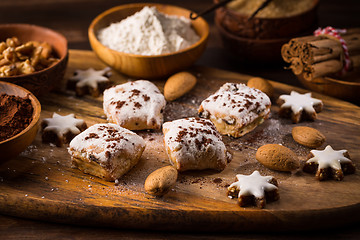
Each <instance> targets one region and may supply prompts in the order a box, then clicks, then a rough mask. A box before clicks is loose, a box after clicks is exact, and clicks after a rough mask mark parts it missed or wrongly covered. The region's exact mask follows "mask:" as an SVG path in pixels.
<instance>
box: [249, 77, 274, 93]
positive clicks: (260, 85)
mask: <svg viewBox="0 0 360 240" xmlns="http://www.w3.org/2000/svg"><path fill="white" fill-rule="evenodd" d="M247 86H248V87H251V88H256V89H259V90H260V91H262V92H263V93H265V94H266V95H268V97H272V96H273V93H274V87H273V86H272V85H271V83H270V82H269V81H267V80H265V79H263V78H260V77H253V78H250V79H249V80H248V82H247Z"/></svg>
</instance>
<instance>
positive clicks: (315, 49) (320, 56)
mask: <svg viewBox="0 0 360 240" xmlns="http://www.w3.org/2000/svg"><path fill="white" fill-rule="evenodd" d="M341 37H342V38H343V39H344V40H345V42H346V45H347V48H348V53H349V57H350V61H351V63H350V67H349V69H348V73H350V72H355V71H358V70H360V28H353V29H347V31H346V33H344V34H341ZM281 56H282V58H283V59H284V61H285V62H287V63H290V66H289V68H290V69H291V70H292V71H293V73H294V74H295V75H300V74H302V75H303V78H304V79H306V80H308V81H311V80H312V79H315V78H318V77H324V76H332V75H334V74H337V73H339V72H341V71H342V69H343V68H344V57H345V55H344V50H343V46H342V45H341V43H340V41H339V40H338V39H336V38H334V37H331V36H328V35H319V36H305V37H299V38H293V39H291V40H290V41H289V42H288V43H286V44H284V45H283V46H282V48H281Z"/></svg>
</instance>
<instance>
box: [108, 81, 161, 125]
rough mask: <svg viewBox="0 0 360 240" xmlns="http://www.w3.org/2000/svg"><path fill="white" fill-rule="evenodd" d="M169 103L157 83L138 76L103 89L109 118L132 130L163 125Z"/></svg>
mask: <svg viewBox="0 0 360 240" xmlns="http://www.w3.org/2000/svg"><path fill="white" fill-rule="evenodd" d="M165 105H166V101H165V98H164V95H162V94H161V93H160V91H159V89H158V88H157V87H156V86H155V84H153V83H151V82H149V81H146V80H138V81H134V82H127V83H124V84H120V85H117V86H114V87H112V88H109V89H107V90H105V91H104V103H103V107H104V112H105V114H106V116H107V118H108V120H109V121H110V122H112V123H115V124H118V125H119V126H121V127H124V128H127V129H130V130H142V129H160V128H161V126H162V123H163V111H164V108H165Z"/></svg>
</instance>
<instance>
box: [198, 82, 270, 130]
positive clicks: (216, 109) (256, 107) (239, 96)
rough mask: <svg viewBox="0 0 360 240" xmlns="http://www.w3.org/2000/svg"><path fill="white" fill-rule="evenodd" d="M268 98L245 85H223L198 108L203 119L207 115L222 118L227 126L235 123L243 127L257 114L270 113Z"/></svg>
mask: <svg viewBox="0 0 360 240" xmlns="http://www.w3.org/2000/svg"><path fill="white" fill-rule="evenodd" d="M269 106H271V101H270V99H269V97H268V96H267V95H266V94H265V93H263V92H261V91H260V90H258V89H255V88H250V87H248V86H246V85H245V84H237V83H225V84H224V85H223V86H222V87H221V88H220V89H219V90H218V91H217V92H216V93H214V94H213V95H211V96H209V97H208V98H207V99H205V100H204V101H203V102H202V103H201V106H200V111H203V115H204V117H207V115H208V114H211V115H215V116H223V120H225V121H227V122H228V123H229V124H233V123H234V122H235V121H236V123H237V124H239V125H240V126H245V125H247V124H249V123H251V122H252V121H254V120H255V119H256V118H257V117H258V116H259V113H261V112H264V111H265V113H264V115H267V113H268V112H270V109H269Z"/></svg>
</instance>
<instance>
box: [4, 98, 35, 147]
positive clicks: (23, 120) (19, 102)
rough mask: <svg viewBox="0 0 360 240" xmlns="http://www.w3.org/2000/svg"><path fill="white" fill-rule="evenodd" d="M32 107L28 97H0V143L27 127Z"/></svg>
mask: <svg viewBox="0 0 360 240" xmlns="http://www.w3.org/2000/svg"><path fill="white" fill-rule="evenodd" d="M33 111H34V109H33V107H32V105H31V100H30V99H29V97H28V96H26V97H24V98H22V97H19V96H13V95H7V94H5V93H3V94H1V95H0V142H1V141H4V140H6V139H8V138H11V137H13V136H15V135H16V134H18V133H19V132H21V131H22V130H24V129H25V128H26V127H27V126H29V124H30V122H31V120H32V114H33Z"/></svg>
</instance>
